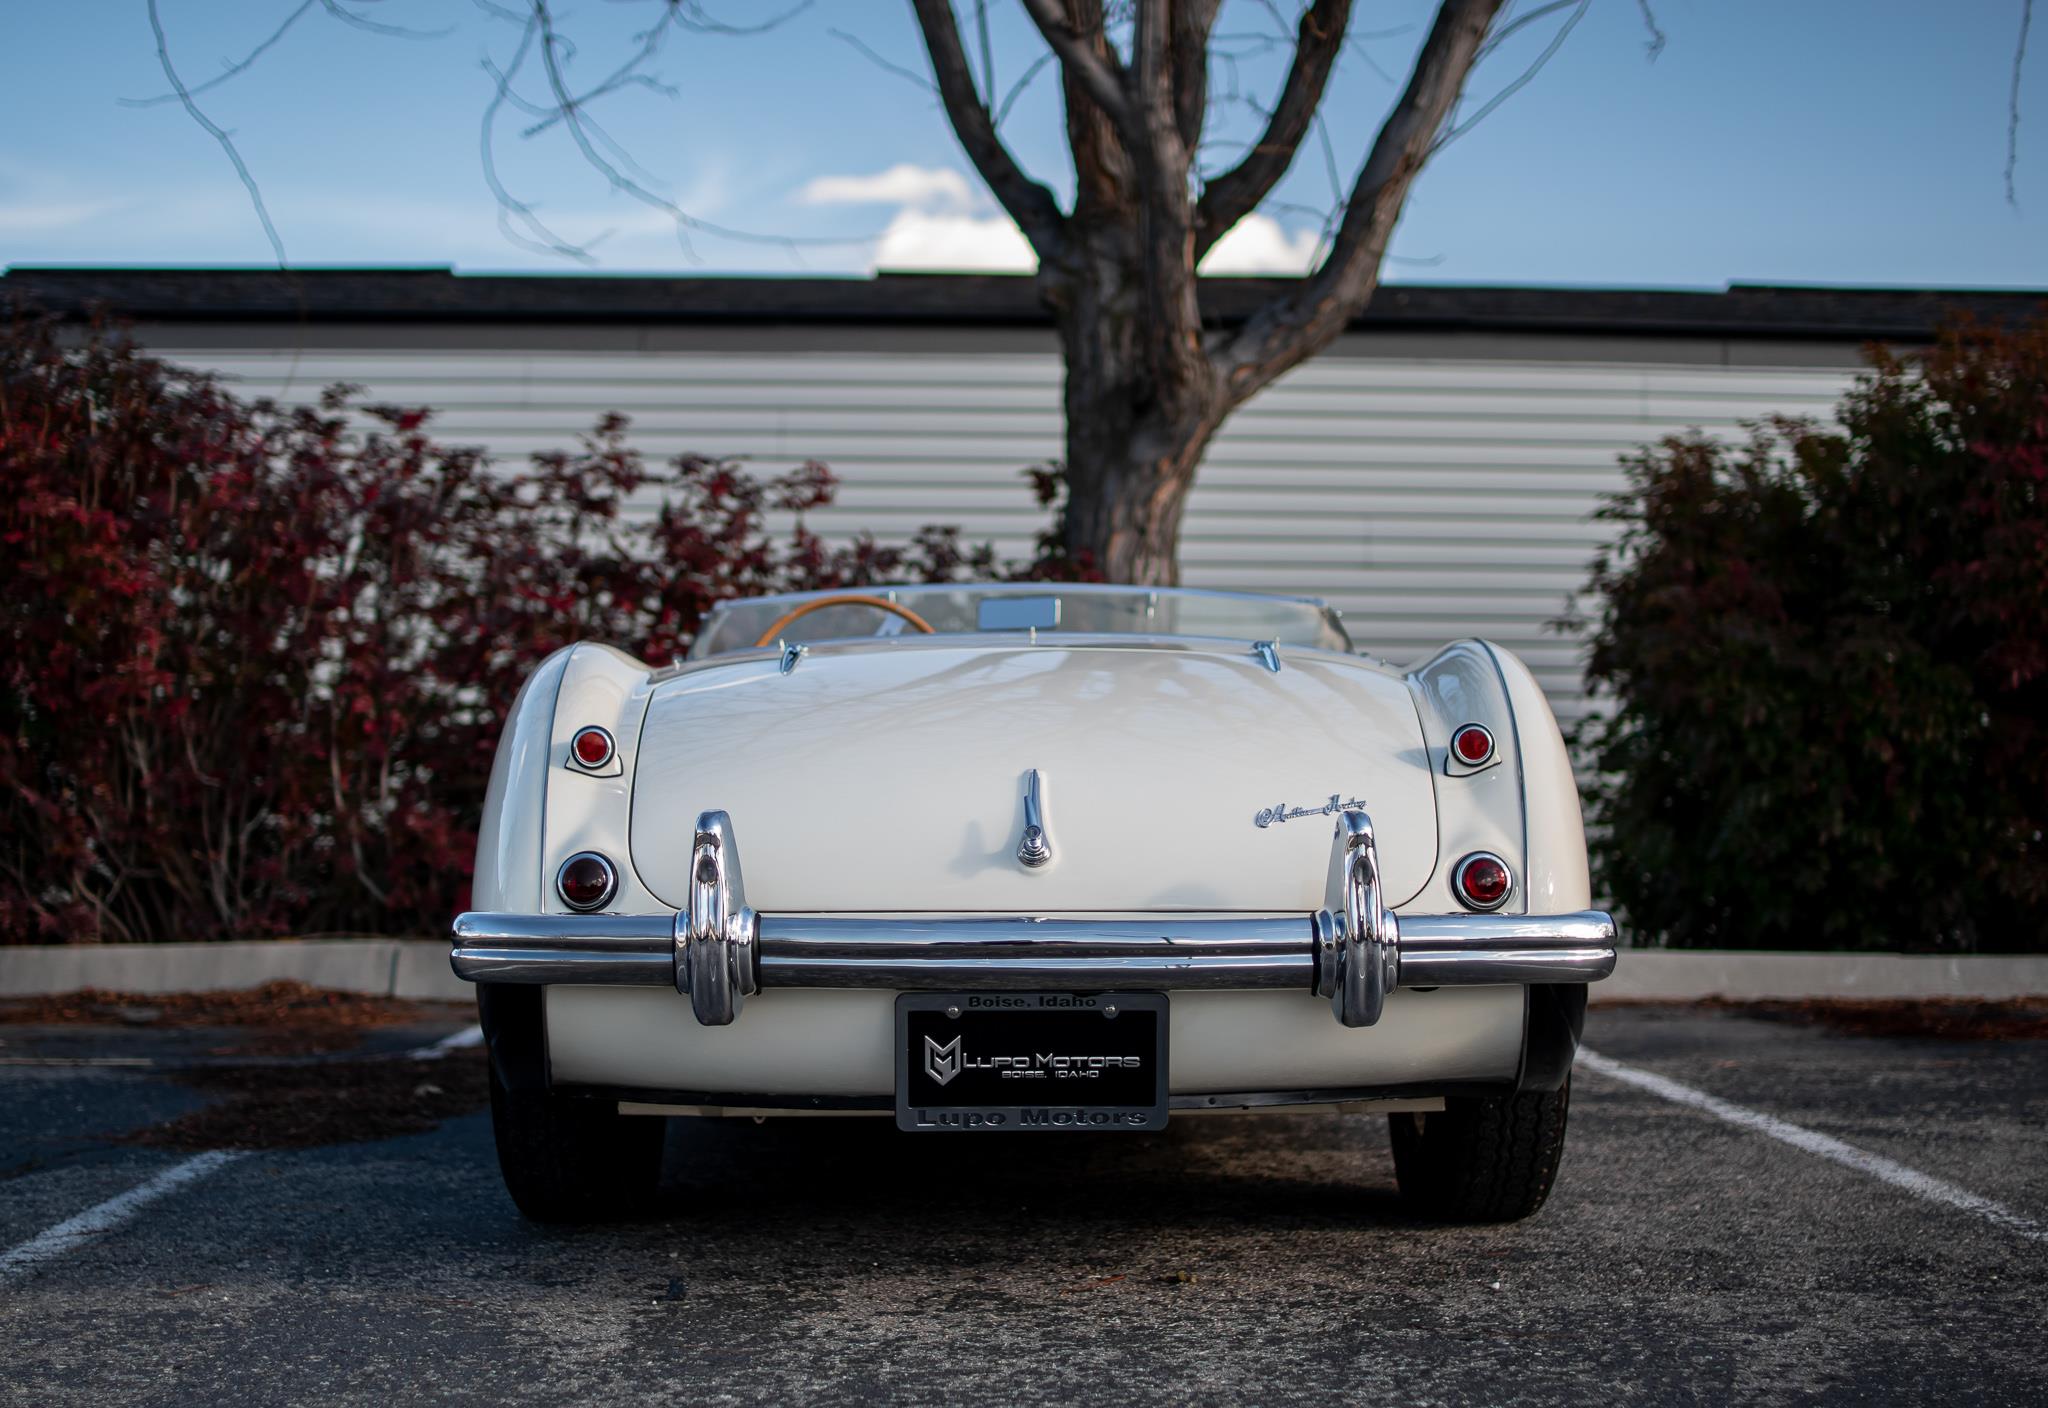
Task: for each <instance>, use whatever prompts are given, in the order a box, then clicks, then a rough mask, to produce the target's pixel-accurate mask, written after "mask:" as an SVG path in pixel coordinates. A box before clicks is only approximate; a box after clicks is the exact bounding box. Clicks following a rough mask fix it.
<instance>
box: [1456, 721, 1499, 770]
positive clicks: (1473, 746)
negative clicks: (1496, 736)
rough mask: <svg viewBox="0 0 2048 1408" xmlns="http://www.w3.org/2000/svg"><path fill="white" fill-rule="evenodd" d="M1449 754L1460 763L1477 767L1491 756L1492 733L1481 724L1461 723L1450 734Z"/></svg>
mask: <svg viewBox="0 0 2048 1408" xmlns="http://www.w3.org/2000/svg"><path fill="white" fill-rule="evenodd" d="M1451 754H1452V756H1453V757H1455V758H1457V760H1458V761H1459V762H1461V763H1466V764H1469V765H1470V766H1472V767H1475V768H1476V767H1478V766H1479V765H1480V764H1481V763H1483V762H1485V761H1486V760H1487V759H1489V758H1491V757H1492V756H1493V735H1492V734H1491V733H1489V732H1487V730H1486V727H1485V726H1484V725H1483V724H1463V725H1460V726H1459V728H1458V731H1457V732H1456V733H1454V734H1452V735H1451Z"/></svg>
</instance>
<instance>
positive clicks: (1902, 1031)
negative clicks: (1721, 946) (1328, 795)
mask: <svg viewBox="0 0 2048 1408" xmlns="http://www.w3.org/2000/svg"><path fill="white" fill-rule="evenodd" d="M1627 1005H1638V1004H1627ZM1640 1005H1642V1006H1674V1007H1676V1006H1683V1007H1705V1008H1710V1009H1713V1010H1716V1011H1723V1012H1739V1013H1742V1014H1743V1015H1744V1016H1749V1017H1761V1018H1764V1019H1766V1020H1768V1021H1779V1022H1795V1023H1798V1024H1800V1025H1802V1026H1818V1027H1825V1028H1826V1029H1828V1030H1829V1031H1833V1032H1841V1033H1843V1034H1844V1035H1847V1036H1884V1037H1926V1038H1929V1039H1931V1040H1936V1041H2041V1040H2044V1039H2048V998H2016V999H2014V1000H2011V1001H2006V1002H1973V1001H1966V1000H1957V999H1953V998H1911V999H1889V998H1815V999H1810V1000H1807V1001H1798V1002H1794V1001H1762V1000H1759V1001H1749V1002H1743V1001H1737V1000H1734V999H1730V998H1707V999H1704V1000H1702V1001H1698V1002H1683V1003H1643V1004H1640Z"/></svg>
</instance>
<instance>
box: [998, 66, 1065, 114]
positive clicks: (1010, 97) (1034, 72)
mask: <svg viewBox="0 0 2048 1408" xmlns="http://www.w3.org/2000/svg"><path fill="white" fill-rule="evenodd" d="M1054 61H1055V60H1054V56H1053V54H1052V52H1051V51H1050V50H1048V51H1047V52H1045V53H1043V54H1040V55H1039V56H1038V57H1037V58H1035V59H1033V60H1032V61H1031V65H1030V67H1028V68H1026V69H1025V70H1024V72H1023V73H1021V74H1019V75H1018V77H1017V81H1016V82H1015V83H1012V84H1011V85H1010V91H1009V92H1007V93H1005V94H1003V101H1002V105H1001V106H999V107H998V108H997V109H996V126H997V127H1001V126H1002V125H1003V119H1005V118H1007V117H1008V116H1009V115H1010V109H1011V108H1013V107H1015V106H1016V105H1017V100H1018V99H1019V98H1021V97H1023V96H1024V90H1025V89H1027V88H1029V87H1030V86H1031V80H1032V79H1034V78H1036V77H1038V75H1039V74H1041V73H1043V72H1045V66H1046V65H1047V64H1050V63H1053V62H1054Z"/></svg>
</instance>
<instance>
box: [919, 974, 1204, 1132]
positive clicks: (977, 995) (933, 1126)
mask: <svg viewBox="0 0 2048 1408" xmlns="http://www.w3.org/2000/svg"><path fill="white" fill-rule="evenodd" d="M896 1124H897V1127H898V1128H899V1129H913V1130H946V1131H951V1130H968V1129H979V1130H1010V1129H1023V1130H1071V1129H1097V1130H1101V1129H1164V1128H1166V994H1165V993H1161V992H1094V993H1070V992H967V993H928V992H907V993H904V994H902V995H901V996H899V997H898V998H897V999H896Z"/></svg>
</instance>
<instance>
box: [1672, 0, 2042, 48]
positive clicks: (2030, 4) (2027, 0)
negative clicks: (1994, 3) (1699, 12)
mask: <svg viewBox="0 0 2048 1408" xmlns="http://www.w3.org/2000/svg"><path fill="white" fill-rule="evenodd" d="M2033 3H2034V0H2026V4H2027V5H2028V6H2029V7H2031V6H2032V5H2033ZM1636 7H1637V8H1638V9H1640V10H1641V11H1642V12H1643V28H1645V29H1647V30H1649V31H1650V43H1649V50H1650V62H1651V63H1655V62H1657V56H1658V55H1659V54H1661V53H1663V52H1664V31H1663V30H1662V29H1661V28H1659V27H1658V25H1657V16H1656V13H1655V12H1654V11H1652V10H1651V9H1650V0H1636Z"/></svg>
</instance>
